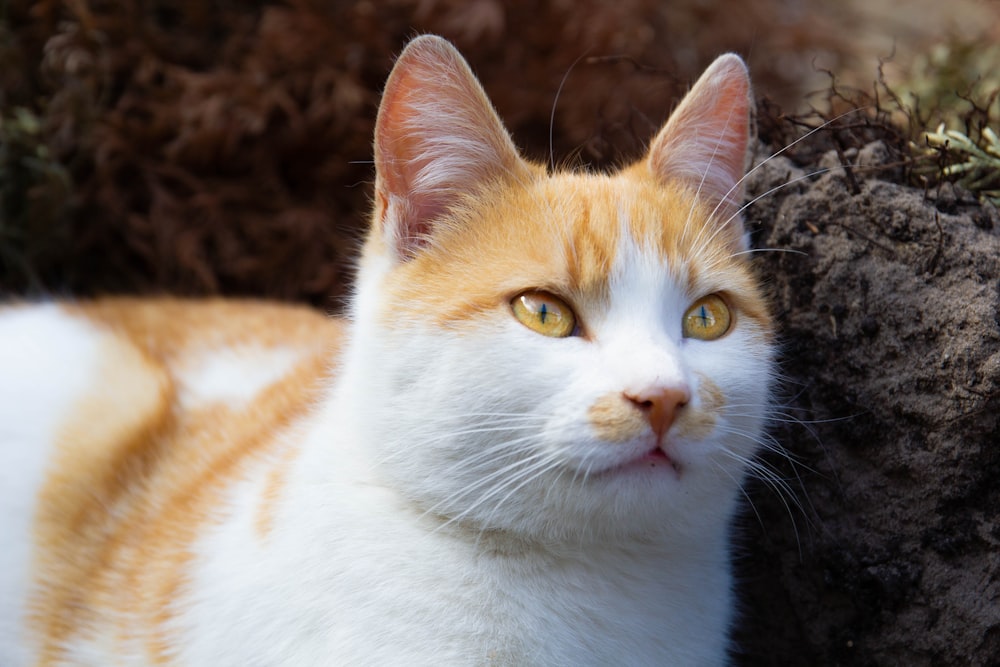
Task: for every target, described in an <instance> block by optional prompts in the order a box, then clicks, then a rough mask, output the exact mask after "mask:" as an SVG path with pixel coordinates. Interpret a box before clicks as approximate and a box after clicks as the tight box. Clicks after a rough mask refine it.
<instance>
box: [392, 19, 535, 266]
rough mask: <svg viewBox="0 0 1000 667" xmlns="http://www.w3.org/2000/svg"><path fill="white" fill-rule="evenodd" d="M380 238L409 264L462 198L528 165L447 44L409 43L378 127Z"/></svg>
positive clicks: (520, 174)
mask: <svg viewBox="0 0 1000 667" xmlns="http://www.w3.org/2000/svg"><path fill="white" fill-rule="evenodd" d="M375 173H376V177H375V199H376V201H375V226H376V229H375V230H374V232H375V233H381V236H382V239H383V240H384V241H385V243H386V244H387V246H388V247H389V249H390V251H392V252H394V253H395V257H396V259H398V260H400V261H406V260H407V259H409V258H410V257H412V256H413V255H414V253H416V252H417V251H418V250H419V248H420V247H421V246H422V245H423V244H425V243H426V242H427V241H428V239H431V238H433V235H434V226H435V224H437V223H438V222H439V221H440V220H441V219H442V218H443V217H444V216H445V215H446V214H447V212H448V210H449V209H450V208H452V207H453V206H455V205H456V204H459V203H460V202H461V201H462V199H463V198H464V197H467V196H475V194H476V192H477V191H478V190H479V189H480V188H481V187H482V186H483V185H485V184H486V183H488V182H493V181H496V180H497V179H522V180H524V179H527V178H528V177H529V176H528V174H527V167H526V164H525V163H524V161H523V160H522V159H521V157H520V156H519V154H518V152H517V149H516V148H515V147H514V143H513V142H512V141H511V138H510V135H509V134H508V133H507V130H506V129H505V128H504V126H503V123H501V121H500V118H499V117H498V116H497V114H496V112H495V111H494V110H493V106H492V105H491V104H490V102H489V100H488V99H487V97H486V93H485V92H484V91H483V88H482V86H480V85H479V81H478V80H477V79H476V77H475V75H474V74H473V73H472V70H470V69H469V66H468V64H466V62H465V59H464V58H462V56H461V55H460V54H459V53H458V51H457V50H456V49H455V47H453V46H452V45H451V44H450V43H448V42H447V41H446V40H444V39H442V38H440V37H436V36H433V35H423V36H420V37H417V38H416V39H414V40H413V41H411V42H410V43H409V44H408V45H407V46H406V48H405V49H404V50H403V53H402V54H400V56H399V59H398V60H397V61H396V65H395V67H394V68H393V70H392V73H391V74H390V75H389V80H388V81H387V82H386V85H385V92H384V93H383V95H382V103H381V105H380V106H379V112H378V119H377V120H376V123H375Z"/></svg>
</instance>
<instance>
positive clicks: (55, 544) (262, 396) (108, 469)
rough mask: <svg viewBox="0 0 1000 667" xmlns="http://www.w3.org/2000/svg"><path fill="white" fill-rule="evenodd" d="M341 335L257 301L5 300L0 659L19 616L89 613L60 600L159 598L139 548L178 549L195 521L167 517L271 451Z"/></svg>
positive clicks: (1, 330) (18, 627)
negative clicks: (116, 589)
mask: <svg viewBox="0 0 1000 667" xmlns="http://www.w3.org/2000/svg"><path fill="white" fill-rule="evenodd" d="M340 340H341V331H340V325H339V324H338V322H337V321H335V320H331V319H328V318H326V317H323V316H322V315H321V314H319V313H316V312H314V311H312V310H309V309H306V308H300V307H292V306H281V305H273V304H265V303H261V302H251V301H247V302H240V301H224V300H209V301H202V302H193V301H183V300H174V299H151V300H140V299H108V300H98V301H94V302H90V303H84V304H54V303H48V304H24V305H11V306H6V307H3V308H0V544H2V545H3V548H2V549H0V601H2V602H0V647H2V648H0V664H4V665H7V664H20V663H21V662H22V661H24V660H26V659H27V656H17V655H5V654H3V651H7V650H11V647H14V646H17V645H19V643H20V642H18V641H17V639H18V638H19V635H20V634H21V633H22V632H23V631H24V628H25V627H28V626H30V627H32V628H33V629H34V630H36V631H38V632H39V633H40V634H41V635H45V636H48V637H49V638H50V639H54V638H56V636H58V635H61V634H72V633H73V629H72V628H71V627H70V626H71V625H73V624H77V623H80V622H86V620H87V619H81V618H72V619H71V618H68V617H65V616H64V615H65V614H66V613H67V610H68V609H71V608H73V607H74V606H76V604H77V603H83V602H88V603H91V602H92V601H93V600H96V599H100V598H101V597H102V595H103V594H104V592H105V590H102V589H107V588H109V587H113V586H121V585H125V584H126V581H128V582H129V583H130V584H132V585H135V586H138V587H149V586H153V587H155V586H162V587H163V592H164V594H166V592H167V591H168V589H169V583H167V580H168V579H169V578H170V577H173V576H177V573H169V572H161V573H158V576H157V577H153V578H150V577H148V576H146V575H142V576H138V573H140V572H143V571H144V570H145V569H146V568H148V564H145V563H142V562H141V553H142V549H141V548H139V547H138V545H140V544H141V543H142V541H143V540H145V541H147V542H148V541H149V540H153V539H169V540H176V541H177V542H178V543H177V550H178V552H181V551H183V542H184V540H185V539H187V538H189V537H190V535H189V534H187V533H190V532H191V531H194V530H196V529H197V526H190V527H189V528H186V529H184V530H179V529H178V526H176V525H175V526H171V525H170V522H171V521H172V520H173V519H172V518H171V517H172V516H175V518H176V517H179V516H180V515H181V514H185V515H187V516H188V517H190V510H191V509H192V508H191V504H192V503H195V504H197V503H199V502H202V503H206V504H207V503H209V502H210V496H211V494H212V492H213V488H215V489H216V490H217V488H218V487H220V486H221V485H224V484H225V482H226V481H227V480H228V481H231V479H232V478H234V477H238V476H239V475H240V474H241V467H245V465H246V464H247V462H248V461H249V460H252V459H253V458H254V457H258V458H259V457H263V456H268V455H269V454H268V453H269V452H271V451H272V450H273V449H274V447H275V446H276V445H275V442H276V441H277V439H278V437H279V434H280V432H281V431H282V430H283V429H287V428H288V427H289V426H290V425H291V424H293V423H294V422H295V420H296V419H298V418H300V417H301V416H302V415H303V414H305V413H306V412H308V410H309V409H310V406H311V405H313V404H314V402H315V400H316V397H317V395H318V393H319V392H320V391H321V389H322V387H323V386H324V384H325V378H326V377H327V376H328V374H329V368H330V365H331V364H332V363H333V359H334V357H333V353H334V352H335V349H336V348H337V346H338V345H339V343H340ZM272 455H273V453H272ZM182 505H184V507H183V512H181V511H180V510H181V509H182V508H181V506H182ZM206 511H207V510H206ZM195 514H196V515H197V512H196V513H195ZM186 521H190V519H186ZM194 523H197V522H194ZM157 531H159V533H160V534H161V537H156V533H157ZM124 561H131V562H129V563H124ZM111 562H117V566H116V567H117V570H118V575H116V577H117V578H116V579H115V580H112V578H111V576H110V575H106V574H105V573H103V572H102V569H106V570H108V571H110V570H111V568H107V567H105V566H107V565H108V564H109V563H111ZM122 565H125V566H126V567H122ZM161 567H162V565H161ZM130 571H131V574H129V572H130ZM130 576H131V577H132V579H131V580H129V579H128V577H130ZM155 580H158V581H159V583H157V581H155ZM88 587H89V589H88ZM137 593H138V591H137ZM145 593H147V594H152V593H153V591H145ZM97 606H99V605H97ZM26 623H27V624H28V625H27V626H26V625H25V624H26Z"/></svg>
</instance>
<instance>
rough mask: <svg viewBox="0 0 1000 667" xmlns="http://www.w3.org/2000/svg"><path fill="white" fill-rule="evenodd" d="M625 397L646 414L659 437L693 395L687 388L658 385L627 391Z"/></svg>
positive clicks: (668, 428)
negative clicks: (632, 391) (637, 390)
mask: <svg viewBox="0 0 1000 667" xmlns="http://www.w3.org/2000/svg"><path fill="white" fill-rule="evenodd" d="M625 398H627V399H628V400H630V401H632V403H634V404H635V405H636V407H638V408H639V409H640V410H642V411H643V413H645V415H646V419H647V420H649V425H650V427H652V429H653V432H654V433H656V437H657V438H662V437H663V434H664V433H666V432H667V431H668V430H670V426H671V425H672V424H673V423H674V419H676V417H677V412H678V410H679V409H680V408H682V407H684V406H685V405H687V402H688V401H689V400H691V395H690V393H688V390H687V389H685V388H679V387H656V388H651V389H648V390H645V391H640V392H635V393H626V394H625Z"/></svg>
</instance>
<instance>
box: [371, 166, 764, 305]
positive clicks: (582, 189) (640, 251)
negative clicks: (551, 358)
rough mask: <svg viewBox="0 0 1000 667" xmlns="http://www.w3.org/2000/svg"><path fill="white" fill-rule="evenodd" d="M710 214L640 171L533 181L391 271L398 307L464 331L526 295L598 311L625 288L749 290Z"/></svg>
mask: <svg viewBox="0 0 1000 667" xmlns="http://www.w3.org/2000/svg"><path fill="white" fill-rule="evenodd" d="M711 213H712V211H711V210H710V209H708V208H707V207H706V206H705V205H703V204H701V203H699V202H698V199H697V197H695V196H694V193H691V192H690V191H689V190H686V189H685V188H683V187H671V186H669V185H666V186H665V185H663V184H661V183H659V182H657V181H656V180H655V179H653V178H649V177H646V175H645V174H644V173H642V171H641V170H638V169H633V170H626V171H625V172H622V173H620V174H616V175H604V174H577V173H561V174H556V175H553V176H546V175H542V174H539V175H538V177H537V178H536V180H535V181H534V182H532V183H520V184H519V185H518V187H510V186H509V185H504V184H501V185H498V186H496V188H495V189H489V188H487V190H486V191H484V192H480V193H477V196H476V197H474V198H469V199H467V200H466V202H465V204H464V205H463V206H461V207H459V209H458V210H456V211H454V212H453V213H452V217H453V219H452V220H451V221H449V222H448V223H447V224H443V225H439V227H438V234H437V236H436V238H434V239H433V240H432V242H431V244H430V245H429V246H428V247H427V248H425V251H424V252H420V253H418V254H417V256H416V257H414V258H413V259H412V260H411V261H409V262H406V263H404V264H403V265H402V266H400V267H399V268H398V270H397V271H394V272H393V274H394V275H393V277H392V278H391V279H390V290H391V291H392V292H393V293H394V294H395V295H396V296H397V297H398V298H397V299H394V300H393V301H394V305H393V308H399V307H402V308H405V309H406V310H417V311H420V312H421V313H423V314H426V313H433V314H435V315H436V318H435V319H438V320H440V321H459V320H463V319H469V318H474V317H476V314H477V313H481V312H484V311H487V310H492V309H495V308H497V307H498V306H500V305H503V304H505V303H506V302H507V301H508V300H509V299H511V298H512V297H513V296H514V295H516V294H517V293H519V292H522V291H524V290H528V289H543V290H549V291H552V292H554V293H557V294H560V295H562V296H564V297H568V298H570V299H571V300H572V299H577V298H579V299H585V300H587V301H589V302H598V303H599V302H607V301H608V300H609V299H610V298H611V292H612V288H613V287H614V288H617V289H618V290H621V289H623V288H624V289H628V288H629V285H631V287H635V288H643V289H642V291H643V292H644V293H645V294H646V295H647V296H648V297H650V298H656V297H657V295H658V294H661V293H662V292H663V291H664V289H665V288H666V287H668V286H669V287H670V288H671V289H673V290H674V291H676V292H679V293H683V294H687V295H689V296H692V297H693V296H699V295H701V294H704V293H708V292H713V291H718V290H722V289H727V290H731V289H735V290H737V291H739V290H740V289H741V287H742V286H746V287H747V288H748V289H749V290H750V291H751V292H753V291H754V290H755V288H754V287H753V281H752V278H751V277H750V276H749V274H748V272H747V271H746V267H745V262H743V261H736V260H733V259H732V256H733V254H734V253H733V251H732V248H731V247H730V248H727V246H726V242H725V240H724V238H725V237H724V236H723V235H721V234H714V233H713V224H714V223H713V222H711V221H710V220H709V218H710V217H711ZM637 268H640V269H641V270H636V269H637ZM623 283H628V284H629V285H623ZM633 283H634V284H633ZM646 287H648V288H649V289H645V288H646Z"/></svg>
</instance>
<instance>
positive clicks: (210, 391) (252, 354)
mask: <svg viewBox="0 0 1000 667" xmlns="http://www.w3.org/2000/svg"><path fill="white" fill-rule="evenodd" d="M300 357H301V355H300V354H299V352H298V351H297V350H294V349H292V348H287V347H274V348H270V347H261V346H255V345H243V346H240V347H234V348H225V349H215V348H207V349H204V350H202V351H201V352H200V353H198V354H193V355H191V356H190V357H189V358H186V359H184V360H182V361H181V363H180V369H179V371H178V375H179V378H180V384H181V394H180V396H181V403H182V405H183V406H184V407H185V408H193V407H197V406H199V405H204V404H208V403H214V402H223V403H226V404H228V405H229V406H230V407H233V408H240V407H242V406H243V405H245V404H246V403H247V402H249V401H250V400H252V399H253V398H254V397H255V396H257V394H258V393H260V391H261V390H263V389H265V388H266V387H268V386H269V385H271V384H272V383H274V382H275V381H277V380H279V379H280V378H281V377H282V376H283V375H284V374H285V373H287V372H288V371H290V370H291V369H292V367H293V366H294V365H295V363H296V362H297V361H299V359H300Z"/></svg>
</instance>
